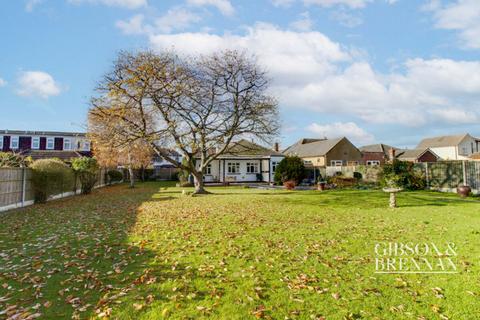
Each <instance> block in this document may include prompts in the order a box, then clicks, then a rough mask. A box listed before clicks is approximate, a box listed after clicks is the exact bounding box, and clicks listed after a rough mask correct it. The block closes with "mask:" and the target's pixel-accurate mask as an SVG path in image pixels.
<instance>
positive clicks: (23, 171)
mask: <svg viewBox="0 0 480 320" xmlns="http://www.w3.org/2000/svg"><path fill="white" fill-rule="evenodd" d="M25 170H26V168H25V167H22V207H23V206H25V192H26V189H27V173H26V171H25Z"/></svg>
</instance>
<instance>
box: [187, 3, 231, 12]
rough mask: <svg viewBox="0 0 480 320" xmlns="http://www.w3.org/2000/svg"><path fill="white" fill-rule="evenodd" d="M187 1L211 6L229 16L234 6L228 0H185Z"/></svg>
mask: <svg viewBox="0 0 480 320" xmlns="http://www.w3.org/2000/svg"><path fill="white" fill-rule="evenodd" d="M187 3H188V4H190V5H193V6H213V7H216V8H217V9H218V10H219V11H220V12H221V13H222V14H223V15H226V16H231V15H233V14H234V13H235V8H234V7H233V5H232V4H231V3H230V0H187Z"/></svg>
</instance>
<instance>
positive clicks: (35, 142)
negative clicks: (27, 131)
mask: <svg viewBox="0 0 480 320" xmlns="http://www.w3.org/2000/svg"><path fill="white" fill-rule="evenodd" d="M32 149H40V137H32Z"/></svg>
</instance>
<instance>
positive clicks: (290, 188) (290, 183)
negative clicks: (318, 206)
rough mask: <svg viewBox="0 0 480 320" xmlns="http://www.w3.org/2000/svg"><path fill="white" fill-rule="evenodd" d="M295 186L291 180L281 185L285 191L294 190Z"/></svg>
mask: <svg viewBox="0 0 480 320" xmlns="http://www.w3.org/2000/svg"><path fill="white" fill-rule="evenodd" d="M295 185H296V183H295V181H292V180H289V181H285V182H284V183H283V186H284V187H285V189H287V190H293V189H295Z"/></svg>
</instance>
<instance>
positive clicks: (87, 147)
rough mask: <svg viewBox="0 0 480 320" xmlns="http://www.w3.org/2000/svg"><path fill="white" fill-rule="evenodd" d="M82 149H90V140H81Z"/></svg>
mask: <svg viewBox="0 0 480 320" xmlns="http://www.w3.org/2000/svg"><path fill="white" fill-rule="evenodd" d="M83 150H85V151H90V141H84V142H83Z"/></svg>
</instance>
